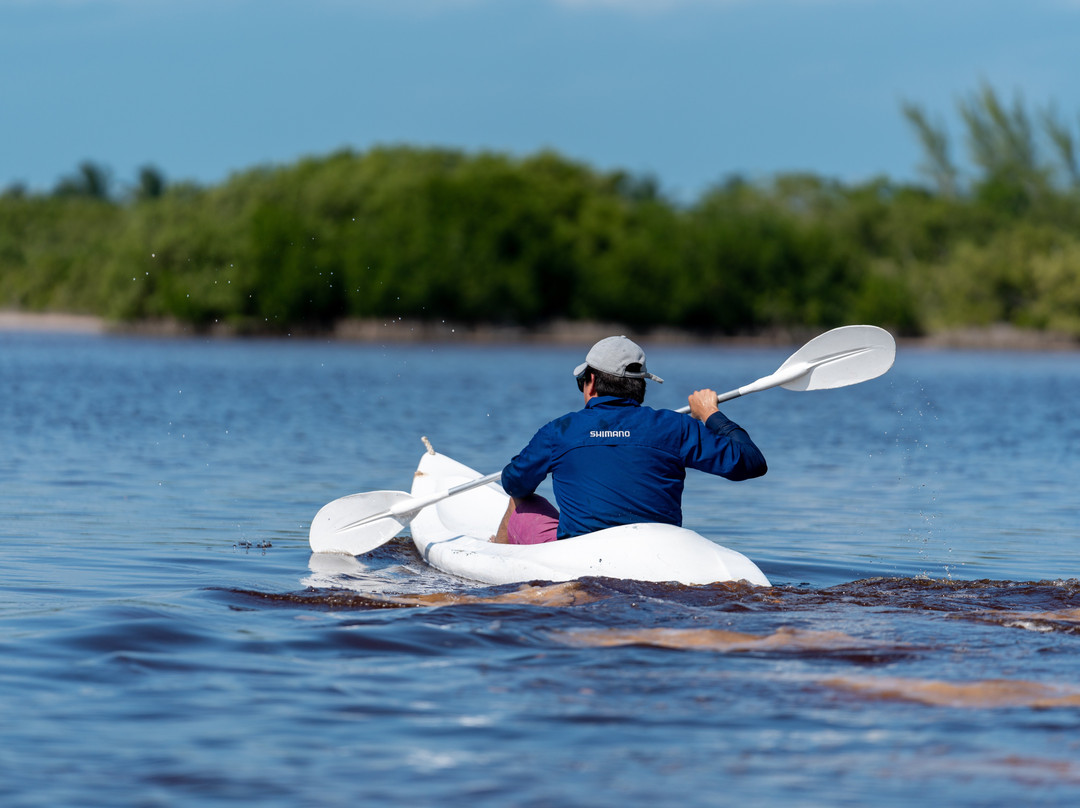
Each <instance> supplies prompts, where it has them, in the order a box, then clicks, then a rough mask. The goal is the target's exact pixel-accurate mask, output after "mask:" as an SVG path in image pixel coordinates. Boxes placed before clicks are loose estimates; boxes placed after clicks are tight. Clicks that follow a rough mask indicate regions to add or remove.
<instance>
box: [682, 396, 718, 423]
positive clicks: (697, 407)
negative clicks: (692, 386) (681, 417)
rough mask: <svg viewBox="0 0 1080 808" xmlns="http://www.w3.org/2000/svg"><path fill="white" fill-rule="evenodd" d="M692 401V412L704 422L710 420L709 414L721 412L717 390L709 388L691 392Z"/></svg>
mask: <svg viewBox="0 0 1080 808" xmlns="http://www.w3.org/2000/svg"><path fill="white" fill-rule="evenodd" d="M688 401H689V402H690V414H691V415H692V416H693V417H694V418H697V419H698V420H699V421H701V422H702V423H705V422H706V421H708V420H709V416H710V415H712V414H713V413H714V412H719V411H720V408H719V407H717V406H716V405H717V400H716V391H715V390H709V389H708V388H706V389H704V390H697V391H695V392H693V393H691V394H690V398H689V399H688Z"/></svg>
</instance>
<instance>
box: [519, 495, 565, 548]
mask: <svg viewBox="0 0 1080 808" xmlns="http://www.w3.org/2000/svg"><path fill="white" fill-rule="evenodd" d="M558 532H559V512H558V510H556V509H555V506H554V505H552V504H551V503H550V502H548V501H547V500H546V499H544V497H541V496H538V495H536V494H533V495H532V496H528V497H525V498H524V499H522V500H519V501H518V506H517V509H516V510H515V511H514V512H513V513H512V514H510V520H509V521H508V522H507V523H506V535H507V538H508V539H509V543H510V544H545V543H546V542H549V541H555V540H556V539H557V538H558Z"/></svg>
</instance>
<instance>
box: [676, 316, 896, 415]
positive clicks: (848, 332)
mask: <svg viewBox="0 0 1080 808" xmlns="http://www.w3.org/2000/svg"><path fill="white" fill-rule="evenodd" d="M895 358H896V341H895V340H894V339H893V337H892V334H890V333H889V332H888V331H886V330H885V329H883V328H878V327H877V326H874V325H845V326H841V327H840V328H834V329H833V330H832V331H826V332H825V333H824V334H820V335H819V336H816V337H814V338H813V339H812V340H810V341H809V342H808V343H806V344H805V345H804V346H802V347H801V348H800V349H799V350H797V351H796V352H795V353H793V354H792V355H791V356H789V357H788V359H787V361H786V362H784V364H782V365H781V366H780V367H779V368H778V369H777V370H776V372H775V373H770V374H769V375H768V376H763V377H761V378H760V379H758V380H757V381H755V382H751V383H750V384H748V385H745V386H744V387H740V388H739V389H738V390H731V391H729V392H727V393H722V394H721V395H719V396H717V403H721V402H724V401H731V399H733V398H738V397H739V396H745V395H747V394H749V393H758V392H761V391H762V390H768V389H770V388H772V387H783V388H785V389H786V390H798V391H805V390H831V389H834V388H837V387H847V386H848V385H852V384H859V383H860V382H868V381H870V380H871V379H876V378H877V377H878V376H880V375H881V374H883V373H885V371H887V370H888V369H889V368H891V367H892V364H893V360H894V359H895ZM676 412H690V407H689V405H688V406H686V407H681V408H680V409H678V410H676Z"/></svg>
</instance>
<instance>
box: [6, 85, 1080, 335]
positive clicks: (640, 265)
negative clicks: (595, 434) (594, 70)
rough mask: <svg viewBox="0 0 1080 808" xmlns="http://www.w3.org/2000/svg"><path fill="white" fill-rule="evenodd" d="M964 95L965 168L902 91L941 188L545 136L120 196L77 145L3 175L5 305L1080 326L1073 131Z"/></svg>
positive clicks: (274, 313)
mask: <svg viewBox="0 0 1080 808" xmlns="http://www.w3.org/2000/svg"><path fill="white" fill-rule="evenodd" d="M965 104H966V106H965V107H964V108H963V110H962V111H963V113H964V115H963V117H964V120H965V121H966V123H967V125H968V127H969V129H970V135H971V138H970V140H971V145H972V149H973V153H974V156H975V161H974V162H975V163H976V164H977V166H979V167H980V170H981V171H982V174H981V175H980V176H979V177H978V178H977V179H976V181H974V182H971V183H969V184H968V185H967V186H965V185H964V183H962V182H961V181H960V176H959V172H958V171H957V170H956V168H955V167H954V165H953V164H952V162H951V160H950V157H949V153H948V143H947V139H946V136H945V133H944V129H943V127H940V126H937V125H932V124H930V123H929V122H928V119H927V117H926V115H925V114H924V113H923V112H922V111H921V110H918V109H917V108H915V107H913V106H911V105H907V106H906V107H905V109H904V114H905V116H906V117H907V118H908V120H909V121H910V122H911V123H912V124H913V125H914V126H915V127H916V130H917V133H918V134H919V136H920V139H921V142H922V143H923V145H924V148H925V149H926V150H927V151H928V157H927V161H926V164H925V166H924V167H925V168H926V169H927V174H928V176H929V177H930V179H931V180H932V183H933V185H934V190H928V189H926V188H923V187H918V186H913V185H903V184H897V183H894V182H892V181H890V180H887V179H884V178H879V179H875V180H872V181H869V182H866V183H863V184H859V185H843V184H840V183H838V182H834V181H829V180H825V179H822V178H820V177H815V176H812V175H805V174H800V175H783V176H779V177H775V178H773V179H771V180H769V181H766V182H756V183H750V182H746V181H743V180H740V179H738V178H733V179H731V180H729V181H727V182H725V183H723V184H721V185H717V186H715V187H713V188H711V189H709V190H708V191H707V192H706V193H704V194H703V195H702V196H701V197H700V198H699V199H698V200H696V201H694V202H693V203H692V204H688V205H677V204H674V203H672V202H670V201H668V200H666V199H665V198H664V197H663V196H662V194H661V193H660V191H659V188H658V185H657V183H656V181H655V180H653V179H652V178H648V177H634V176H631V175H628V174H626V173H624V172H611V173H603V172H598V171H595V170H593V169H591V168H589V167H588V166H585V165H582V164H580V163H576V162H573V161H570V160H567V159H565V158H563V157H560V156H558V155H556V154H553V153H547V152H545V153H540V154H536V155H533V156H530V157H526V158H513V157H510V156H507V155H501V154H492V153H480V154H472V155H470V154H466V153H463V152H460V151H454V150H447V149H413V148H407V147H396V148H379V149H373V150H371V151H368V152H366V153H354V152H351V151H341V152H338V153H335V154H331V155H328V156H325V157H320V158H309V159H305V160H301V161H299V162H297V163H295V164H292V165H287V166H264V167H259V168H256V169H253V170H250V171H246V172H243V173H239V174H236V175H234V176H232V177H230V178H229V179H228V180H227V181H226V182H224V183H222V184H220V185H218V186H216V187H211V188H200V187H197V186H193V185H188V184H171V185H169V184H166V182H165V180H164V177H163V176H162V175H161V173H160V172H159V171H157V170H156V169H154V168H152V167H146V168H143V169H142V170H141V171H140V172H139V175H138V179H137V182H136V183H135V184H134V185H133V186H131V187H130V188H131V190H130V193H128V194H126V196H125V199H124V200H123V201H117V200H114V199H111V198H110V196H109V193H108V189H109V177H108V173H107V172H106V171H105V170H104V169H102V168H100V167H97V166H95V165H94V164H91V163H84V164H82V165H81V166H80V167H79V172H78V173H77V174H76V175H74V176H73V177H69V178H67V179H66V180H64V181H62V182H61V183H60V185H59V186H58V187H57V188H56V189H55V191H54V193H52V194H49V195H35V194H32V193H28V192H26V190H25V189H24V188H19V187H13V188H10V189H8V191H7V192H5V193H4V194H2V195H0V306H6V307H16V308H21V309H27V310H48V309H52V310H66V311H74V312H83V313H96V314H100V315H103V316H106V317H109V318H113V319H116V320H142V319H155V318H172V319H178V320H181V321H183V322H187V323H191V324H194V325H195V326H197V327H211V326H213V325H215V324H227V325H229V326H231V327H233V328H234V329H237V330H240V331H248V332H267V331H271V332H272V331H284V330H286V329H291V328H294V327H322V326H327V325H329V324H331V323H333V322H334V321H336V320H339V319H341V318H347V317H358V318H386V319H392V318H399V317H401V318H420V319H424V320H433V321H439V320H449V321H459V322H468V323H498V324H524V325H535V324H540V323H545V322H549V321H552V320H555V319H560V318H568V319H577V320H595V321H607V322H618V323H624V324H626V325H627V326H630V327H634V328H637V329H648V328H651V327H675V328H682V329H690V330H694V331H699V332H703V333H723V334H746V333H756V332H762V331H768V330H774V329H789V328H814V329H823V328H827V327H831V326H835V325H839V324H843V323H851V322H871V323H877V324H881V325H884V326H886V327H890V328H892V329H893V330H895V331H897V332H898V333H901V334H917V333H920V332H922V331H925V330H927V329H935V328H945V327H957V326H964V325H972V324H989V323H995V322H1011V323H1014V324H1016V325H1020V326H1025V327H1033V328H1048V329H1055V330H1060V331H1065V332H1068V333H1072V334H1076V335H1078V336H1080V237H1078V236H1076V235H1075V234H1076V233H1078V232H1080V198H1078V189H1077V187H1076V183H1075V174H1076V157H1075V150H1074V147H1073V142H1074V141H1073V139H1072V135H1071V132H1070V131H1069V129H1068V127H1067V126H1066V125H1065V124H1064V123H1063V122H1062V121H1061V119H1060V118H1059V117H1057V116H1056V115H1052V114H1050V113H1045V114H1044V115H1043V116H1042V118H1041V119H1040V120H1041V121H1042V125H1043V126H1044V128H1046V130H1047V131H1046V133H1047V135H1048V136H1049V142H1050V143H1051V144H1052V145H1053V147H1054V149H1055V150H1056V158H1055V161H1047V160H1045V159H1043V157H1042V156H1041V155H1040V153H1039V151H1038V144H1039V143H1041V142H1042V141H1040V140H1038V139H1037V138H1035V137H1034V126H1035V124H1034V123H1033V121H1034V120H1035V118H1033V117H1032V116H1030V115H1028V114H1027V112H1026V111H1025V110H1024V109H1023V106H1022V104H1021V103H1020V102H1019V101H1017V103H1016V104H1014V105H1013V106H1012V107H1010V108H1007V107H1006V106H1005V105H1003V104H1001V102H1000V101H999V100H998V99H997V96H996V95H994V94H993V92H992V91H989V90H986V89H984V90H983V91H982V93H981V94H979V95H976V96H973V97H972V98H971V99H969V100H968V101H966V102H965ZM1053 165H1056V166H1057V167H1058V171H1059V174H1058V175H1055V174H1054V171H1053V169H1052V168H1051V166H1053ZM1061 172H1063V179H1062V175H1061Z"/></svg>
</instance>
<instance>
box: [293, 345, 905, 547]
mask: <svg viewBox="0 0 1080 808" xmlns="http://www.w3.org/2000/svg"><path fill="white" fill-rule="evenodd" d="M895 356H896V343H895V341H894V340H893V338H892V335H891V334H889V332H888V331H885V330H883V329H881V328H878V327H876V326H872V325H848V326H842V327H841V328H834V329H833V330H832V331H827V332H825V333H824V334H821V335H820V336H817V337H814V339H812V340H810V341H809V342H808V343H806V344H805V345H804V346H803V347H802V348H800V349H799V350H797V351H796V352H795V353H793V354H792V355H791V356H790V357H789V358H788V360H787V361H786V362H784V364H782V365H781V366H780V367H779V368H778V369H777V371H776V372H775V373H772V374H770V375H768V376H764V377H762V378H760V379H758V380H757V381H755V382H751V383H750V384H748V385H746V386H744V387H740V388H738V389H737V390H732V391H730V392H727V393H724V394H722V395H720V396H718V397H717V401H718V402H722V401H730V400H731V399H733V398H738V397H739V396H745V395H747V394H749V393H757V392H760V391H762V390H768V389H769V388H771V387H784V388H786V389H788V390H799V391H803V390H828V389H832V388H836V387H847V386H848V385H852V384H858V383H859V382H865V381H869V380H870V379H875V378H877V377H878V376H880V375H881V374H883V373H885V371H887V370H888V369H889V368H890V367H892V364H893V359H894V358H895ZM689 411H690V407H689V406H687V407H683V408H682V409H680V410H678V412H689ZM501 476H502V472H501V471H496V472H494V473H493V474H488V475H487V476H485V477H479V478H477V479H475V480H470V481H469V482H467V483H462V484H461V485H457V486H454V487H453V488H448V489H446V490H445V491H441V492H440V493H438V494H432V495H430V496H426V497H413V496H411V495H409V494H406V493H405V492H404V491H370V492H368V493H365V494H352V495H351V496H347V497H342V498H341V499H335V500H334V501H333V502H331V503H329V504H327V505H324V506H323V507H322V509H320V510H319V512H318V513H317V514H316V515H315V518H314V519H313V520H312V522H311V531H310V536H309V540H310V542H311V549H312V550H313V551H314V552H316V553H349V554H351V555H362V554H364V553H366V552H368V551H369V550H374V549H375V548H376V547H380V546H381V545H383V544H385V543H386V542H388V541H390V539H392V538H393V537H394V536H396V535H397V534H398V533H400V532H401V531H402V530H404V529H405V527H407V526H408V524H409V522H411V521H412V519H413V517H414V516H416V514H418V513H419V512H420V511H422V510H423V509H424V508H426V507H428V506H429V505H434V504H435V503H437V502H441V501H442V500H444V499H447V498H448V497H452V496H454V495H455V494H461V493H464V492H465V491H471V490H472V489H474V488H479V487H481V486H483V485H487V484H489V483H494V482H497V481H498V479H499V478H500V477H501Z"/></svg>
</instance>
